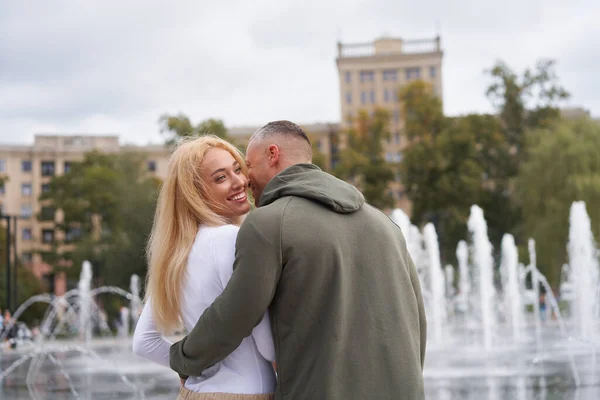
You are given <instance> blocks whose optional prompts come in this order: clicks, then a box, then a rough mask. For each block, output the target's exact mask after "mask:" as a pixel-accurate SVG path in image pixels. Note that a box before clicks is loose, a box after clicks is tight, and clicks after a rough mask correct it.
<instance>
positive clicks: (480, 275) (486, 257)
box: [468, 206, 496, 350]
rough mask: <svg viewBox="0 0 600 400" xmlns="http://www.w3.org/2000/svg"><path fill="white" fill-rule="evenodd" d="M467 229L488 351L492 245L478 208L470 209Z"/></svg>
mask: <svg viewBox="0 0 600 400" xmlns="http://www.w3.org/2000/svg"><path fill="white" fill-rule="evenodd" d="M468 227H469V232H471V235H472V236H473V248H472V250H471V252H472V257H473V266H474V271H476V272H477V275H476V278H475V279H476V280H477V281H479V293H478V300H479V308H478V314H479V317H480V319H481V324H482V328H483V343H484V347H485V348H486V349H488V350H489V349H490V348H491V347H492V341H493V333H494V330H495V328H496V308H495V305H494V298H495V294H496V290H495V289H494V282H493V280H494V272H493V269H494V258H493V257H492V244H491V243H490V241H489V239H488V236H487V224H486V222H485V219H484V218H483V210H482V209H481V208H479V207H478V206H473V207H471V216H470V217H469V222H468Z"/></svg>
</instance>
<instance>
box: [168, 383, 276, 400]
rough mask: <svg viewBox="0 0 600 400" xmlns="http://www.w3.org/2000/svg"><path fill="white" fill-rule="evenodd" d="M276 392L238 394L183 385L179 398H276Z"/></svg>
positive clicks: (234, 399)
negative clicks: (188, 388)
mask: <svg viewBox="0 0 600 400" xmlns="http://www.w3.org/2000/svg"><path fill="white" fill-rule="evenodd" d="M274 399H275V394H274V393H268V394H237V393H198V392H192V391H191V390H187V389H186V388H184V387H183V386H182V387H181V389H179V396H177V400H274Z"/></svg>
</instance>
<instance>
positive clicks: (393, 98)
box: [383, 89, 398, 103]
mask: <svg viewBox="0 0 600 400" xmlns="http://www.w3.org/2000/svg"><path fill="white" fill-rule="evenodd" d="M383 97H384V99H383V100H384V101H385V102H386V103H395V102H397V101H398V94H397V93H396V90H394V89H385V90H384V91H383Z"/></svg>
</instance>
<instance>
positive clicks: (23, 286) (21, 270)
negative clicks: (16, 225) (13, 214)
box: [0, 226, 47, 324]
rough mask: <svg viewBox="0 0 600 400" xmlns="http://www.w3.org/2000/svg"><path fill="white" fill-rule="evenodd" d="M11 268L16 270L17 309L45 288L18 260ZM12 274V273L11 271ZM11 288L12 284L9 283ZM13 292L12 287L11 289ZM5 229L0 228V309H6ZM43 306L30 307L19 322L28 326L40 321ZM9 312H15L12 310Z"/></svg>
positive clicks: (44, 306)
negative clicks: (34, 321)
mask: <svg viewBox="0 0 600 400" xmlns="http://www.w3.org/2000/svg"><path fill="white" fill-rule="evenodd" d="M13 268H16V270H17V284H18V288H19V289H18V290H17V304H16V305H15V306H16V307H18V306H19V305H21V304H22V303H23V302H25V301H26V300H27V299H29V298H30V297H31V296H35V295H37V294H41V293H44V292H46V287H45V286H44V284H43V283H42V281H40V280H39V279H37V278H36V277H35V276H34V275H33V274H32V273H31V270H30V269H29V268H27V267H25V266H24V265H23V264H22V263H21V262H20V260H17V261H16V263H14V265H13ZM12 273H13V274H14V271H12ZM11 286H12V282H11ZM11 290H14V287H12V288H11ZM6 306H7V304H6V228H4V227H3V226H1V227H0V309H2V310H5V309H6ZM46 307H47V306H46V305H45V304H34V305H32V306H31V307H30V308H29V309H28V310H27V311H26V312H25V313H24V314H23V315H22V316H21V317H19V320H20V321H24V322H26V323H28V324H30V323H31V322H32V321H33V320H36V319H37V320H38V321H39V320H40V319H41V318H42V317H43V315H44V311H45V310H46ZM11 311H13V312H14V311H15V310H14V309H13V310H11Z"/></svg>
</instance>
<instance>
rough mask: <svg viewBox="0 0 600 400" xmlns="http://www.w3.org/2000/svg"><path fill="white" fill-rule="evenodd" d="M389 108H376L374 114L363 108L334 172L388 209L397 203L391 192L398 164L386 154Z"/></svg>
mask: <svg viewBox="0 0 600 400" xmlns="http://www.w3.org/2000/svg"><path fill="white" fill-rule="evenodd" d="M389 120H390V114H389V112H388V111H387V110H383V109H376V110H375V112H374V113H373V116H369V115H368V113H367V112H366V111H361V112H360V113H359V115H358V117H357V119H356V121H355V123H354V124H353V126H352V128H351V129H350V130H349V131H348V132H347V144H346V147H345V148H344V149H343V150H342V152H341V155H340V162H339V164H338V165H337V166H336V168H335V170H334V174H335V175H336V176H338V177H339V178H340V179H345V180H348V181H350V182H352V183H353V184H355V185H356V186H357V187H358V188H359V189H360V190H361V191H362V193H363V194H364V196H365V199H366V200H367V202H368V203H370V204H371V205H373V206H375V207H378V208H381V209H384V208H387V207H391V206H393V204H394V199H393V198H392V196H391V195H390V194H389V192H388V184H389V182H391V181H393V180H394V175H395V166H394V165H392V164H390V163H388V162H386V160H385V159H384V156H383V145H382V144H383V141H384V140H387V139H388V138H389V135H390V133H389V129H388V124H389Z"/></svg>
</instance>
